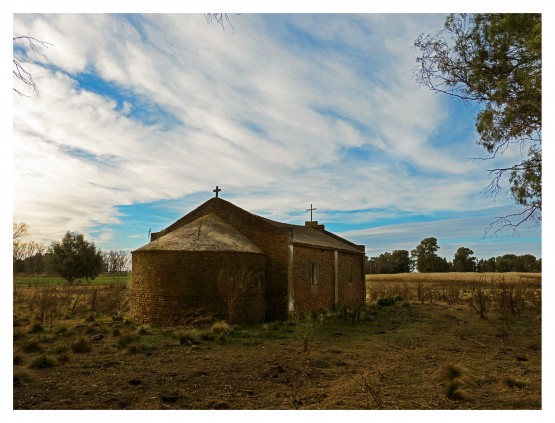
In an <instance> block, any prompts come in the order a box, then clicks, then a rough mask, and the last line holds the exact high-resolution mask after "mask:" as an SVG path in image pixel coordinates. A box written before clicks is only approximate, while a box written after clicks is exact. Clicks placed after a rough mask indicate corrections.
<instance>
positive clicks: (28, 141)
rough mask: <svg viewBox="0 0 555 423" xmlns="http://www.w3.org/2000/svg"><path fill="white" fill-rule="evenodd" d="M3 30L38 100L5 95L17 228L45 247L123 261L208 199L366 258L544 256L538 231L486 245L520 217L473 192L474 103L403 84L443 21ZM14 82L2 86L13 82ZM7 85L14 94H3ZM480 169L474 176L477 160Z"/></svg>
mask: <svg viewBox="0 0 555 423" xmlns="http://www.w3.org/2000/svg"><path fill="white" fill-rule="evenodd" d="M229 18H230V20H231V24H232V26H230V25H229V24H226V25H225V29H222V28H221V27H220V26H218V24H216V23H211V24H209V23H207V21H206V19H205V16H204V15H203V14H178V13H163V14H78V13H72V14H67V13H65V14H50V13H49V14H30V13H24V14H14V15H13V36H18V35H30V36H33V37H35V38H38V39H40V40H43V41H46V42H48V43H50V44H51V45H49V46H48V47H43V46H40V45H39V46H37V48H36V49H35V50H32V49H29V45H28V44H27V43H25V42H18V43H14V54H16V55H17V56H18V57H19V58H20V59H21V60H22V61H23V63H24V65H25V67H26V68H27V69H28V70H29V71H30V72H31V73H32V75H33V78H34V79H35V81H36V83H37V85H38V88H39V90H40V96H36V95H34V94H33V93H32V92H28V91H25V88H24V87H21V86H20V87H19V89H20V90H22V91H23V92H25V93H26V94H28V95H29V96H28V97H20V96H18V95H17V94H13V136H12V140H13V141H12V148H13V174H12V180H13V219H14V220H15V221H18V222H26V223H28V224H29V225H30V227H31V236H30V237H29V238H30V239H34V240H37V241H41V242H43V243H44V244H49V243H50V242H51V241H53V240H58V239H60V238H61V237H62V236H63V234H64V233H65V232H66V231H68V230H71V231H77V232H83V233H85V234H86V236H87V237H88V238H91V239H94V241H95V243H96V245H97V246H100V247H101V248H102V249H103V250H109V249H125V250H133V249H135V248H138V247H140V246H142V245H144V244H145V243H146V242H147V233H148V231H149V229H152V231H158V230H160V229H163V228H164V227H166V226H168V225H169V224H171V223H172V222H173V221H175V220H176V219H178V218H179V217H181V216H183V215H184V214H186V213H188V212H189V211H190V210H192V209H194V208H195V207H197V206H198V205H200V204H201V203H203V202H204V201H206V200H208V199H209V198H211V197H212V196H213V192H212V190H213V189H214V188H215V186H216V185H218V186H219V187H221V188H222V192H221V193H220V196H221V197H222V198H224V199H226V200H229V201H231V202H233V203H234V204H236V205H238V206H240V207H242V208H244V209H246V210H249V211H251V212H253V213H255V214H259V215H261V216H264V217H268V218H270V219H275V220H279V221H284V222H289V223H295V224H303V222H304V221H305V220H308V219H309V213H308V212H306V209H307V208H309V207H310V205H311V204H313V205H314V207H315V208H316V210H315V212H314V219H315V220H318V221H319V222H320V223H324V224H325V225H326V228H327V229H329V230H332V231H334V232H336V233H338V234H340V235H343V236H346V237H347V238H348V239H351V240H352V241H354V242H357V243H360V244H365V245H366V249H367V254H368V255H369V256H374V255H379V254H381V253H383V252H385V251H393V250H395V249H407V250H411V249H413V248H414V247H415V246H416V245H417V244H418V243H419V242H420V240H422V239H423V238H426V237H430V236H434V237H436V238H437V239H438V243H439V246H440V247H441V248H440V251H439V253H440V255H443V256H445V257H447V258H449V259H452V258H453V254H454V252H455V250H456V249H457V248H458V247H461V246H465V247H469V248H471V249H472V250H474V253H475V256H477V257H479V258H482V257H491V256H497V255H501V254H506V253H514V254H525V253H531V254H534V255H536V256H537V257H541V255H542V252H541V228H535V229H534V228H530V227H529V226H526V225H525V226H523V227H521V229H519V230H518V232H517V233H513V232H512V231H511V230H505V231H501V232H498V233H497V234H494V233H492V232H490V233H489V234H485V230H486V228H487V226H488V224H489V223H491V222H492V221H493V220H494V219H495V218H496V217H497V216H504V215H507V214H510V213H514V212H516V211H519V209H518V207H517V206H516V205H514V204H513V202H512V201H511V200H510V198H508V197H507V196H506V195H503V194H501V195H499V196H497V197H496V198H495V199H493V198H491V197H490V196H488V195H486V194H485V193H484V192H483V191H484V189H485V188H487V186H488V184H489V183H490V178H489V175H488V172H487V169H490V168H492V167H493V166H495V167H498V166H502V165H507V164H511V163H515V162H517V161H518V160H520V155H521V151H520V150H519V149H518V148H517V149H515V150H514V151H507V152H505V154H504V155H503V156H502V157H501V158H500V159H499V160H497V161H495V162H492V161H484V160H481V158H483V157H484V156H485V155H484V151H483V150H482V149H481V148H480V147H478V146H477V145H476V144H475V141H476V139H477V135H476V133H475V131H474V115H475V113H476V110H475V109H474V108H473V106H472V105H464V104H461V103H459V102H457V101H454V100H452V99H449V98H446V97H444V96H441V95H437V94H434V93H432V92H430V91H429V90H428V89H426V88H423V87H419V86H418V85H417V84H416V83H415V80H414V77H413V70H414V68H415V66H416V57H417V54H418V52H417V51H416V50H415V49H414V47H413V44H414V40H415V39H416V38H417V37H418V35H419V34H421V33H431V34H433V33H435V32H436V31H437V30H439V29H441V27H442V24H443V21H444V18H445V15H444V14H399V13H397V14H381V13H371V14H361V13H356V14H274V13H271V14H250V13H241V14H229ZM14 84H15V83H14ZM14 86H15V85H14ZM475 158H478V159H477V160H473V159H475Z"/></svg>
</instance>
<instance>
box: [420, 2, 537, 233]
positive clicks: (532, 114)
mask: <svg viewBox="0 0 555 423" xmlns="http://www.w3.org/2000/svg"><path fill="white" fill-rule="evenodd" d="M541 27H542V17H541V14H522V13H520V14H519V13H509V14H456V15H455V14H452V15H449V16H448V17H447V19H446V20H445V25H444V29H443V30H441V31H439V32H438V33H437V34H436V35H434V36H431V35H424V34H422V35H420V36H419V37H418V39H417V40H416V41H415V46H416V48H418V49H419V50H420V53H421V55H420V57H419V58H418V59H417V63H418V64H419V66H418V67H417V69H416V71H415V77H416V80H417V81H418V82H419V83H420V84H421V85H424V86H426V87H428V88H430V89H431V90H433V91H436V92H440V93H444V94H447V95H449V96H453V97H456V98H459V99H461V100H463V101H465V102H475V103H477V104H478V105H479V112H478V113H477V116H476V130H477V132H478V134H479V137H480V138H479V140H478V144H479V145H481V146H482V147H484V148H485V150H486V151H487V153H488V156H487V158H490V159H493V158H495V157H496V156H497V155H498V154H502V153H503V152H505V151H506V150H507V149H508V148H509V147H510V146H511V145H513V144H518V146H519V147H520V149H521V150H522V151H524V152H526V155H527V156H526V158H523V159H522V161H521V162H519V163H516V164H514V165H513V166H509V167H502V168H495V169H490V175H492V176H493V180H492V183H491V184H490V186H489V188H488V190H487V191H489V192H490V193H491V194H492V195H494V196H495V195H497V194H498V193H499V192H500V191H501V190H502V188H501V185H500V183H501V180H502V178H504V177H506V176H508V178H509V184H510V189H509V192H510V194H511V196H512V197H513V199H514V201H515V202H516V203H517V204H519V205H521V206H523V207H524V209H523V211H522V212H519V213H516V214H514V215H510V216H505V217H501V218H498V219H497V221H496V222H494V223H499V224H500V225H501V226H502V227H504V226H511V227H517V226H518V225H520V224H521V223H523V222H524V221H528V220H530V221H531V222H534V223H539V222H541V210H542V191H541V174H542V168H541V162H542V152H541V137H542V135H541V133H542V114H541V111H542V109H541V100H542V95H541V91H542V56H541V48H542V39H541Z"/></svg>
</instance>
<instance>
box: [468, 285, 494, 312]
mask: <svg viewBox="0 0 555 423" xmlns="http://www.w3.org/2000/svg"><path fill="white" fill-rule="evenodd" d="M490 302H491V299H490V297H489V295H488V293H487V291H486V290H485V289H483V288H476V289H474V288H472V289H471V290H470V299H469V303H470V305H471V306H472V308H473V309H474V310H475V311H476V313H478V314H479V315H480V319H484V318H485V316H486V313H487V312H488V310H489V305H490Z"/></svg>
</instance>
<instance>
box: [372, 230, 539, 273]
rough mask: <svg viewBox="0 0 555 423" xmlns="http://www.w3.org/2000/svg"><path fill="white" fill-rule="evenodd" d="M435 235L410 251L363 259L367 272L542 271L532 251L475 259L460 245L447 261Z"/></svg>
mask: <svg viewBox="0 0 555 423" xmlns="http://www.w3.org/2000/svg"><path fill="white" fill-rule="evenodd" d="M439 248H440V247H439V245H438V243H437V239H436V238H434V237H429V238H425V239H423V240H422V241H421V242H420V244H418V245H417V246H416V248H415V249H414V250H412V251H411V252H410V253H409V251H407V250H395V251H393V252H392V253H389V252H385V253H383V254H380V255H379V256H377V257H370V258H368V260H367V261H366V273H367V274H370V273H373V274H377V273H382V274H387V273H408V272H412V271H414V270H417V271H418V272H420V273H436V272H541V267H542V260H541V258H540V259H537V258H536V257H535V256H533V255H532V254H524V255H521V256H517V255H515V254H505V255H503V256H499V257H491V258H489V259H480V260H477V259H476V257H474V251H472V250H471V249H470V248H467V247H460V248H458V249H457V251H456V252H455V255H454V257H453V261H448V260H447V259H446V258H444V257H440V256H439V255H438V254H437V251H438V250H439Z"/></svg>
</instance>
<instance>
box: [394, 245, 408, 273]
mask: <svg viewBox="0 0 555 423" xmlns="http://www.w3.org/2000/svg"><path fill="white" fill-rule="evenodd" d="M391 261H392V263H393V273H410V272H412V271H413V270H414V261H413V260H412V259H411V257H410V254H409V252H408V251H407V250H394V251H393V253H391Z"/></svg>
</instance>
